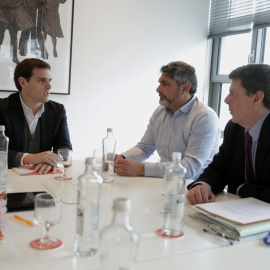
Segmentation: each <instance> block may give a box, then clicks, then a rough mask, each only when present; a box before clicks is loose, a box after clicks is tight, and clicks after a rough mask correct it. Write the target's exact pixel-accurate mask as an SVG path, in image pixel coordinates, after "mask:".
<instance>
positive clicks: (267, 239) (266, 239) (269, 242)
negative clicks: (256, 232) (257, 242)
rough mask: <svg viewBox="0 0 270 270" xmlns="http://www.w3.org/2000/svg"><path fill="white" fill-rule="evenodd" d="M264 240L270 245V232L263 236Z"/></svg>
mask: <svg viewBox="0 0 270 270" xmlns="http://www.w3.org/2000/svg"><path fill="white" fill-rule="evenodd" d="M263 242H264V243H265V244H266V245H267V246H270V232H269V233H268V234H267V235H266V236H265V237H264V238H263Z"/></svg>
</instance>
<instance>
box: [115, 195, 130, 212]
mask: <svg viewBox="0 0 270 270" xmlns="http://www.w3.org/2000/svg"><path fill="white" fill-rule="evenodd" d="M112 209H113V210H114V211H118V212H126V211H130V209H131V201H130V199H127V198H119V199H115V200H114V201H113V207H112Z"/></svg>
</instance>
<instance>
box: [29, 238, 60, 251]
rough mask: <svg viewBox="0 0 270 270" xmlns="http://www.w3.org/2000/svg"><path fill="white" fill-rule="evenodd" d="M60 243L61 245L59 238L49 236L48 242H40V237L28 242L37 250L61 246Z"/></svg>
mask: <svg viewBox="0 0 270 270" xmlns="http://www.w3.org/2000/svg"><path fill="white" fill-rule="evenodd" d="M62 245H63V242H62V241H61V240H59V239H56V238H51V239H50V242H48V243H42V242H41V239H36V240H33V241H32V242H31V243H30V246H31V247H32V248H35V249H39V250H50V249H55V248H59V247H61V246H62Z"/></svg>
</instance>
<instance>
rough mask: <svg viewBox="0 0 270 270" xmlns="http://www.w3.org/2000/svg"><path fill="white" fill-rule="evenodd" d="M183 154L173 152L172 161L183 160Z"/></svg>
mask: <svg viewBox="0 0 270 270" xmlns="http://www.w3.org/2000/svg"><path fill="white" fill-rule="evenodd" d="M181 158H182V154H181V153H180V152H173V153H172V159H181Z"/></svg>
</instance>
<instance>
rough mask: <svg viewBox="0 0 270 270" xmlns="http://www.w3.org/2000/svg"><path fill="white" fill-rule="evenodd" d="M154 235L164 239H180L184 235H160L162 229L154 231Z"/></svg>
mask: <svg viewBox="0 0 270 270" xmlns="http://www.w3.org/2000/svg"><path fill="white" fill-rule="evenodd" d="M156 234H157V235H159V236H161V237H165V238H181V237H183V236H184V233H182V234H180V235H175V236H170V235H166V234H165V233H162V229H158V230H156Z"/></svg>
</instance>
